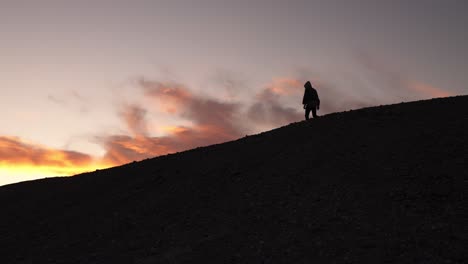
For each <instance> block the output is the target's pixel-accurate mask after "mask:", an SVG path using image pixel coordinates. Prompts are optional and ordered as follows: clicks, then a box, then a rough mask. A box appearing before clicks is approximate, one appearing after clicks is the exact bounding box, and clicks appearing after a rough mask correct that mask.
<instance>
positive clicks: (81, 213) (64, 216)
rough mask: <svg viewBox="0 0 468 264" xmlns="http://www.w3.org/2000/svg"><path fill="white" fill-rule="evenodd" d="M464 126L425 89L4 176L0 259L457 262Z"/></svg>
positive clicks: (463, 239) (459, 110)
mask: <svg viewBox="0 0 468 264" xmlns="http://www.w3.org/2000/svg"><path fill="white" fill-rule="evenodd" d="M325 103H326V102H324V104H325ZM467 130H468V96H459V97H451V98H445V99H434V100H428V101H419V102H412V103H405V104H396V105H390V106H382V107H373V108H365V109H361V110H356V111H348V112H344V113H336V114H330V115H327V116H324V117H321V118H319V119H313V120H310V121H308V122H298V123H294V124H290V125H288V126H285V127H282V128H279V129H275V130H272V131H269V132H265V133H262V134H259V135H255V136H248V137H245V138H242V139H239V140H236V141H233V142H228V143H225V144H220V145H214V146H209V147H204V148H198V149H194V150H190V151H187V152H183V153H178V154H173V155H167V156H162V157H158V158H154V159H148V160H145V161H142V162H134V163H131V164H128V165H125V166H121V167H116V168H112V169H108V170H100V171H96V172H93V173H87V174H83V175H80V176H76V177H69V178H52V179H46V180H39V181H33V182H25V183H20V184H14V185H9V186H4V187H1V188H0V212H1V220H0V251H1V254H0V263H8V264H10V263H142V264H143V263H466V261H467V247H466V245H468V240H467V233H468V230H467V229H468V227H467V223H468V217H467V204H468V199H467V197H468V193H467V190H468V188H467V183H468V169H467V168H468V162H467V161H468V132H467Z"/></svg>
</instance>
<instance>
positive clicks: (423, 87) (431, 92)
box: [407, 81, 454, 98]
mask: <svg viewBox="0 0 468 264" xmlns="http://www.w3.org/2000/svg"><path fill="white" fill-rule="evenodd" d="M407 87H408V88H409V89H411V90H413V91H415V92H418V93H420V94H423V95H426V96H429V97H431V98H433V97H448V96H453V95H454V94H453V93H452V92H449V91H447V90H444V89H441V88H437V87H434V86H432V85H429V84H425V83H422V82H417V81H409V82H408V83H407Z"/></svg>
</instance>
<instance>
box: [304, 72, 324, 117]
mask: <svg viewBox="0 0 468 264" xmlns="http://www.w3.org/2000/svg"><path fill="white" fill-rule="evenodd" d="M304 88H305V90H304V97H303V98H302V104H303V105H304V109H305V119H306V120H309V114H310V111H312V116H313V117H314V118H316V117H318V116H317V110H318V109H320V99H319V97H318V94H317V90H315V89H314V88H313V87H312V84H310V82H309V81H307V82H306V83H305V84H304Z"/></svg>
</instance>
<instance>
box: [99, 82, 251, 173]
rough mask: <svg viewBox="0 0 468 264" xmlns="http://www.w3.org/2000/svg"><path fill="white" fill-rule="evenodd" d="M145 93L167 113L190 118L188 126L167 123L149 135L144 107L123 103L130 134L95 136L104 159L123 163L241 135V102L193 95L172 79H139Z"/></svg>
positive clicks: (123, 115)
mask: <svg viewBox="0 0 468 264" xmlns="http://www.w3.org/2000/svg"><path fill="white" fill-rule="evenodd" d="M139 84H140V87H141V88H142V90H143V92H144V95H146V96H147V97H148V98H150V99H152V100H154V101H155V102H156V103H157V104H158V105H159V106H160V107H161V109H162V110H163V111H164V112H165V113H168V114H170V115H176V116H177V117H179V118H182V119H186V120H189V121H190V122H191V123H193V125H191V126H188V127H187V126H171V127H166V128H165V129H164V131H165V132H166V135H164V136H160V137H152V136H149V135H148V133H146V128H147V127H148V126H147V121H146V110H145V109H143V108H141V107H137V106H130V107H128V106H127V107H124V110H123V111H121V113H120V117H121V119H122V120H123V121H124V122H125V123H126V124H127V126H128V127H129V129H130V131H131V132H132V135H131V136H128V135H111V136H103V137H98V141H99V142H101V144H102V146H103V147H104V149H105V150H106V154H105V155H104V158H103V160H104V161H105V162H106V163H116V164H123V163H127V162H131V161H134V160H135V161H136V160H142V159H145V158H150V157H154V156H158V155H163V154H167V153H173V152H178V151H182V150H187V149H191V148H194V147H198V146H204V145H210V144H215V143H221V142H224V141H228V140H232V139H235V138H238V137H240V136H241V135H242V133H241V130H242V129H241V128H240V127H241V126H240V125H239V124H240V120H239V119H238V115H239V113H240V107H241V105H240V104H237V103H230V102H223V101H220V100H217V99H213V98H208V97H202V96H198V95H194V94H193V93H192V92H190V90H189V89H188V88H187V87H185V86H183V85H181V84H175V83H162V82H155V81H148V80H144V79H142V80H140V82H139Z"/></svg>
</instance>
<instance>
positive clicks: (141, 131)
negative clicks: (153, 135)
mask: <svg viewBox="0 0 468 264" xmlns="http://www.w3.org/2000/svg"><path fill="white" fill-rule="evenodd" d="M146 112H147V111H146V110H145V109H143V108H142V107H141V106H137V105H125V106H123V107H122V109H121V111H120V113H119V114H120V117H121V119H123V121H124V122H125V124H126V125H127V127H128V129H129V130H130V132H131V133H132V135H134V136H137V137H139V136H145V135H147V134H148V123H147V121H146Z"/></svg>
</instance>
